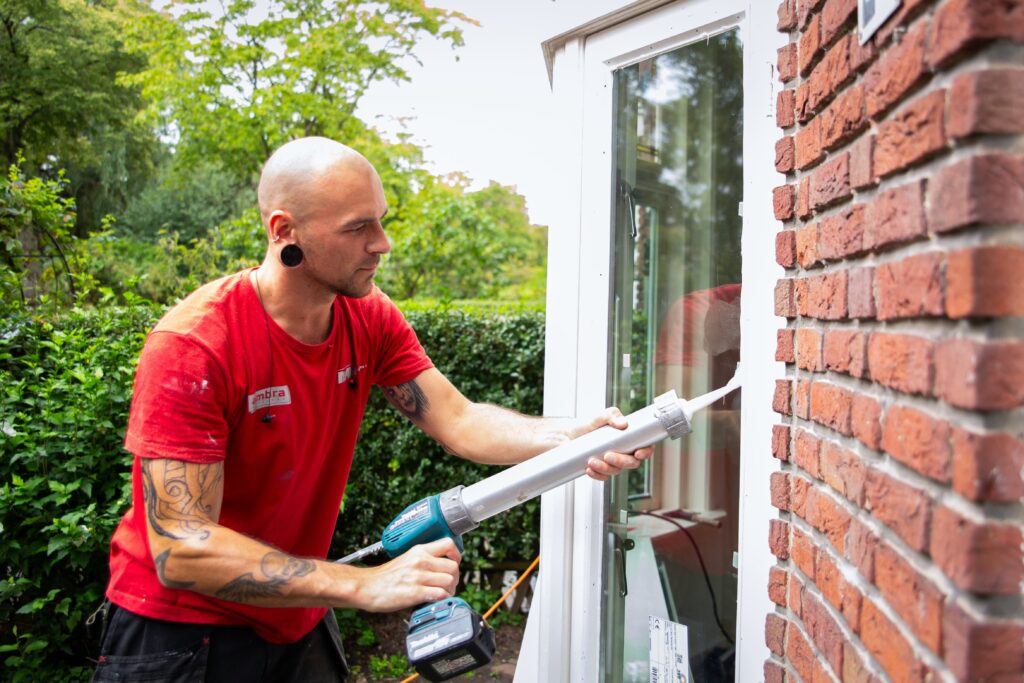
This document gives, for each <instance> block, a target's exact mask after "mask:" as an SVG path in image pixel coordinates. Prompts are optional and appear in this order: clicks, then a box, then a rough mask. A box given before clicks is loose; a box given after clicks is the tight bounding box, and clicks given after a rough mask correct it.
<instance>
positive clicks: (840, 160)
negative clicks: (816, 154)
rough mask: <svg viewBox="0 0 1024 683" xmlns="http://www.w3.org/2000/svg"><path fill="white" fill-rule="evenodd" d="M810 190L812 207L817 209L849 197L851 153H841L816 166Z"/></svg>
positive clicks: (850, 192) (850, 191)
mask: <svg viewBox="0 0 1024 683" xmlns="http://www.w3.org/2000/svg"><path fill="white" fill-rule="evenodd" d="M810 192H811V193H810V197H809V201H810V207H811V209H813V210H815V211H817V210H819V209H822V208H824V207H826V206H829V205H831V204H835V203H836V202H841V201H843V200H844V199H849V198H850V196H851V194H852V190H851V189H850V155H849V154H845V153H844V154H841V155H839V156H837V157H836V158H835V159H832V160H831V161H828V162H826V163H824V164H822V165H821V166H820V167H818V168H816V169H815V170H814V172H813V173H811V190H810Z"/></svg>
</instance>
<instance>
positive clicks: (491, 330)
mask: <svg viewBox="0 0 1024 683" xmlns="http://www.w3.org/2000/svg"><path fill="white" fill-rule="evenodd" d="M159 313H160V310H159V309H158V308H156V307H153V306H149V305H146V304H144V303H136V304H135V305H132V306H128V307H115V306H109V305H107V306H103V307H100V308H96V309H84V310H83V309H72V310H69V311H67V312H65V313H64V314H62V315H60V316H58V317H54V318H52V319H45V318H42V317H40V316H38V315H36V316H31V315H29V314H27V313H21V314H13V315H9V316H8V317H7V318H6V319H4V320H3V321H2V322H0V386H2V387H3V389H2V393H0V558H2V569H3V572H2V574H0V661H2V662H3V664H4V666H3V671H4V678H7V679H12V680H43V679H46V678H55V679H56V680H79V679H87V678H88V676H89V675H90V673H91V668H92V665H91V663H90V662H89V660H88V657H89V656H95V654H96V653H95V644H94V643H92V642H91V641H90V640H89V638H88V637H87V635H86V633H85V629H84V626H83V622H84V620H85V619H86V617H88V615H89V614H90V613H91V611H92V610H94V609H95V608H96V606H97V605H98V604H99V602H100V600H101V598H102V594H103V591H104V588H105V585H106V582H107V578H108V571H107V552H108V545H109V541H110V536H111V534H112V533H113V530H114V527H115V526H116V524H117V522H118V520H119V519H120V516H121V515H122V514H123V513H124V511H125V509H126V508H127V506H128V503H129V500H130V463H131V456H130V455H129V454H128V453H126V452H125V451H124V450H123V448H122V446H121V443H122V439H123V435H124V429H125V425H126V422H127V411H128V406H129V402H130V398H131V387H132V378H133V376H134V371H135V361H136V358H137V356H138V353H139V350H140V349H141V347H142V342H143V340H144V338H145V334H146V332H147V331H148V330H149V329H150V327H152V325H153V324H154V323H155V322H156V320H157V317H158V316H159ZM408 318H409V320H410V321H411V322H412V324H413V325H414V327H415V328H416V330H417V333H418V334H419V337H420V340H421V341H422V342H423V344H424V346H425V347H426V349H427V351H428V353H429V354H430V355H431V357H432V358H433V360H434V362H435V363H436V364H437V366H438V368H440V369H441V371H442V372H444V373H445V374H447V375H448V377H449V378H450V379H451V380H452V382H453V383H454V384H455V385H456V386H457V387H459V388H460V389H461V390H462V391H463V392H464V393H465V394H466V396H467V397H469V398H470V399H471V400H477V401H488V402H493V403H500V404H502V405H505V406H508V407H512V408H515V409H518V410H521V411H522V412H525V413H531V414H537V413H539V412H540V409H541V400H542V399H541V397H542V383H543V382H542V371H543V344H544V329H543V314H542V313H540V312H539V311H527V310H518V309H508V308H504V309H503V308H501V307H495V306H493V305H492V306H481V307H475V308H468V309H459V308H451V307H443V306H442V307H437V308H424V307H422V306H419V307H415V306H414V307H410V310H409V312H408ZM371 396H372V398H371V403H370V406H369V407H368V410H367V413H366V418H365V420H364V423H363V428H362V430H361V433H360V437H359V441H358V444H357V446H356V455H355V464H354V467H353V471H352V476H351V478H350V481H349V486H348V489H347V492H346V495H345V502H344V503H343V506H342V508H343V509H342V512H341V515H340V517H339V523H338V531H337V533H336V537H335V541H334V543H333V546H332V551H331V553H332V554H331V556H332V557H340V556H341V555H344V554H347V553H348V552H350V551H352V550H354V549H356V548H358V547H362V546H363V545H367V544H369V543H372V542H374V541H376V540H379V538H380V532H381V530H382V529H383V527H384V525H385V524H387V522H388V521H390V520H391V518H392V517H394V515H395V514H397V513H398V512H400V511H401V510H402V509H403V508H404V507H405V506H406V505H407V504H409V503H411V502H413V501H415V500H417V499H418V498H419V497H422V496H425V495H429V494H431V493H436V492H439V491H443V490H445V489H448V488H450V487H452V486H454V485H456V484H469V483H472V482H474V481H476V480H478V479H480V478H482V477H484V476H486V475H487V474H489V473H490V472H492V471H496V468H491V467H483V466H479V465H474V464H472V463H467V462H465V461H463V460H461V459H459V458H455V457H452V456H448V455H445V454H444V453H443V451H442V450H441V449H440V447H438V446H437V445H436V444H435V443H434V442H433V441H431V440H430V439H429V438H428V437H426V436H425V435H423V434H422V433H421V432H419V430H417V429H416V428H415V427H413V426H412V425H411V424H410V423H409V422H408V421H406V420H405V419H404V418H402V417H401V416H400V415H399V414H398V413H397V412H396V411H395V410H394V409H393V408H391V407H390V406H388V405H387V403H386V401H385V399H384V398H383V396H382V394H381V392H379V391H374V392H372V394H371ZM538 510H539V502H538V501H532V502H530V503H527V504H526V505H523V506H520V507H519V508H516V509H514V510H511V511H509V512H508V513H506V514H504V515H500V516H498V517H495V518H493V519H492V520H488V521H487V522H485V523H484V524H483V525H482V526H481V528H480V529H478V530H477V531H474V532H472V533H470V534H468V535H467V536H466V539H465V541H466V554H465V559H464V561H463V568H464V569H465V570H467V571H470V570H473V569H477V568H486V567H488V566H491V565H493V564H494V563H501V562H525V561H528V560H530V559H532V557H533V554H534V553H535V552H536V549H537V546H538V534H539V525H538ZM356 635H358V634H356Z"/></svg>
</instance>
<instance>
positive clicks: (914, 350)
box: [868, 332, 935, 395]
mask: <svg viewBox="0 0 1024 683" xmlns="http://www.w3.org/2000/svg"><path fill="white" fill-rule="evenodd" d="M934 354H935V349H934V346H933V344H932V342H931V341H930V340H928V339H925V338H923V337H913V336H910V335H905V334H886V333H883V332H875V333H872V335H871V337H870V338H869V340H868V370H869V372H870V373H871V378H872V379H873V380H875V381H876V382H878V383H879V384H882V385H883V386H887V387H889V388H890V389H896V390H897V391H902V392H904V393H907V394H923V395H928V394H930V393H931V390H932V375H933V373H934V360H933V357H934Z"/></svg>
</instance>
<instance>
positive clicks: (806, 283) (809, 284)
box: [794, 270, 847, 320]
mask: <svg viewBox="0 0 1024 683" xmlns="http://www.w3.org/2000/svg"><path fill="white" fill-rule="evenodd" d="M846 285H847V272H846V271H845V270H840V271H836V272H833V273H826V274H824V275H815V276H813V277H808V278H801V279H799V280H796V283H795V285H794V288H795V294H796V307H797V311H799V313H800V315H805V316H807V317H809V318H817V319H818V320H843V319H844V318H846V296H847V288H846Z"/></svg>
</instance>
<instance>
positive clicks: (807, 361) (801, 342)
mask: <svg viewBox="0 0 1024 683" xmlns="http://www.w3.org/2000/svg"><path fill="white" fill-rule="evenodd" d="M796 365H797V367H798V368H800V369H801V370H809V371H811V372H821V371H822V370H823V369H824V368H823V365H822V362H821V332H819V331H817V330H814V329H811V328H807V327H801V328H799V329H797V331H796Z"/></svg>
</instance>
